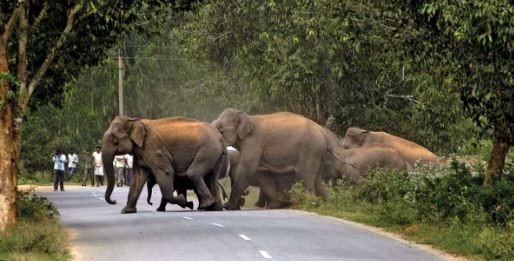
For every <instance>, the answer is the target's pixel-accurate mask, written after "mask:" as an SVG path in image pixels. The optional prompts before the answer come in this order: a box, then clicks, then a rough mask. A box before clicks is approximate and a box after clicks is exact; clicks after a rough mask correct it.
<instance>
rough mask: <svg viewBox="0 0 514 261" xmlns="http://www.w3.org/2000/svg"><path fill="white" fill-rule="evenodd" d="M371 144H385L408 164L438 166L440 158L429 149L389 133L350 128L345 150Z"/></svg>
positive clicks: (344, 145)
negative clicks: (419, 163) (420, 163)
mask: <svg viewBox="0 0 514 261" xmlns="http://www.w3.org/2000/svg"><path fill="white" fill-rule="evenodd" d="M369 144H383V145H385V146H388V147H391V148H393V149H395V150H397V151H398V152H399V153H400V154H401V155H402V157H403V158H404V159H405V161H406V162H407V163H409V164H410V165H411V166H414V165H415V163H416V162H417V161H420V162H422V163H427V164H438V162H439V158H438V157H437V155H435V154H434V153H432V152H431V151H430V150H428V149H427V148H425V147H423V146H421V145H418V144H416V143H414V142H412V141H409V140H406V139H404V138H401V137H398V136H394V135H391V134H389V133H387V132H375V131H369V130H364V129H360V128H355V127H350V128H348V130H346V134H345V135H344V138H343V142H342V145H343V148H345V149H351V148H358V147H362V146H365V145H369Z"/></svg>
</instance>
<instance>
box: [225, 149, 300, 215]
mask: <svg viewBox="0 0 514 261" xmlns="http://www.w3.org/2000/svg"><path fill="white" fill-rule="evenodd" d="M228 155H229V158H230V171H229V177H230V181H231V184H233V183H234V175H235V170H236V169H237V165H238V164H239V151H237V150H229V151H228ZM274 171H275V172H273V170H272V169H270V168H269V166H259V168H258V169H257V172H256V174H255V175H254V177H253V179H251V180H250V185H251V186H255V187H259V199H258V200H257V202H256V203H255V206H256V207H259V208H269V209H276V208H283V207H286V206H287V205H289V204H290V202H289V200H288V199H287V193H288V191H289V189H290V188H291V186H292V185H293V184H294V183H295V178H294V172H287V170H274Z"/></svg>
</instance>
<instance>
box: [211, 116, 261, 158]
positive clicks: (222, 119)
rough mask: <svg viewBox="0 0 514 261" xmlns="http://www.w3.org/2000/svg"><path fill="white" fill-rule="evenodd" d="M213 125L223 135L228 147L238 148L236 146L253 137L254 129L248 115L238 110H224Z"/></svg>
mask: <svg viewBox="0 0 514 261" xmlns="http://www.w3.org/2000/svg"><path fill="white" fill-rule="evenodd" d="M212 125H214V127H216V128H217V129H218V131H219V132H220V133H221V135H222V136H223V139H224V140H225V143H226V144H225V145H226V146H233V145H235V146H234V147H236V148H237V145H236V144H237V143H238V142H240V141H242V140H244V139H245V138H246V137H248V136H249V135H251V132H252V129H253V126H252V123H251V121H250V117H248V114H246V113H244V112H242V111H239V110H236V109H226V110H224V111H223V112H222V113H221V114H220V115H219V117H218V119H216V120H215V121H213V122H212Z"/></svg>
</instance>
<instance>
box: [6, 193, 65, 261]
mask: <svg viewBox="0 0 514 261" xmlns="http://www.w3.org/2000/svg"><path fill="white" fill-rule="evenodd" d="M17 199H18V201H17V217H18V223H17V225H16V227H15V228H13V229H11V230H8V231H6V232H4V233H2V234H0V253H3V254H2V255H0V259H4V258H5V259H6V260H69V257H70V256H69V253H68V250H67V247H66V246H67V243H68V235H67V233H66V232H65V230H64V228H63V227H62V226H61V225H60V224H59V220H58V217H59V213H58V212H57V209H56V208H55V207H54V206H53V205H52V204H51V203H50V202H48V200H47V199H46V198H42V197H38V196H36V195H35V194H34V193H33V192H32V191H29V192H24V191H19V192H18V198H17Z"/></svg>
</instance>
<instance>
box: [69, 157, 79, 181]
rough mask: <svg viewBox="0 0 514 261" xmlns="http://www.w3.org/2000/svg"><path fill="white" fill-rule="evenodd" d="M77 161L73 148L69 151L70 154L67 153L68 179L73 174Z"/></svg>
mask: <svg viewBox="0 0 514 261" xmlns="http://www.w3.org/2000/svg"><path fill="white" fill-rule="evenodd" d="M78 162H79V157H78V156H77V154H76V153H75V151H74V150H71V151H70V154H68V173H69V175H70V176H69V177H68V180H70V179H71V178H72V177H73V174H74V173H75V170H76V169H77V163H78Z"/></svg>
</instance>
